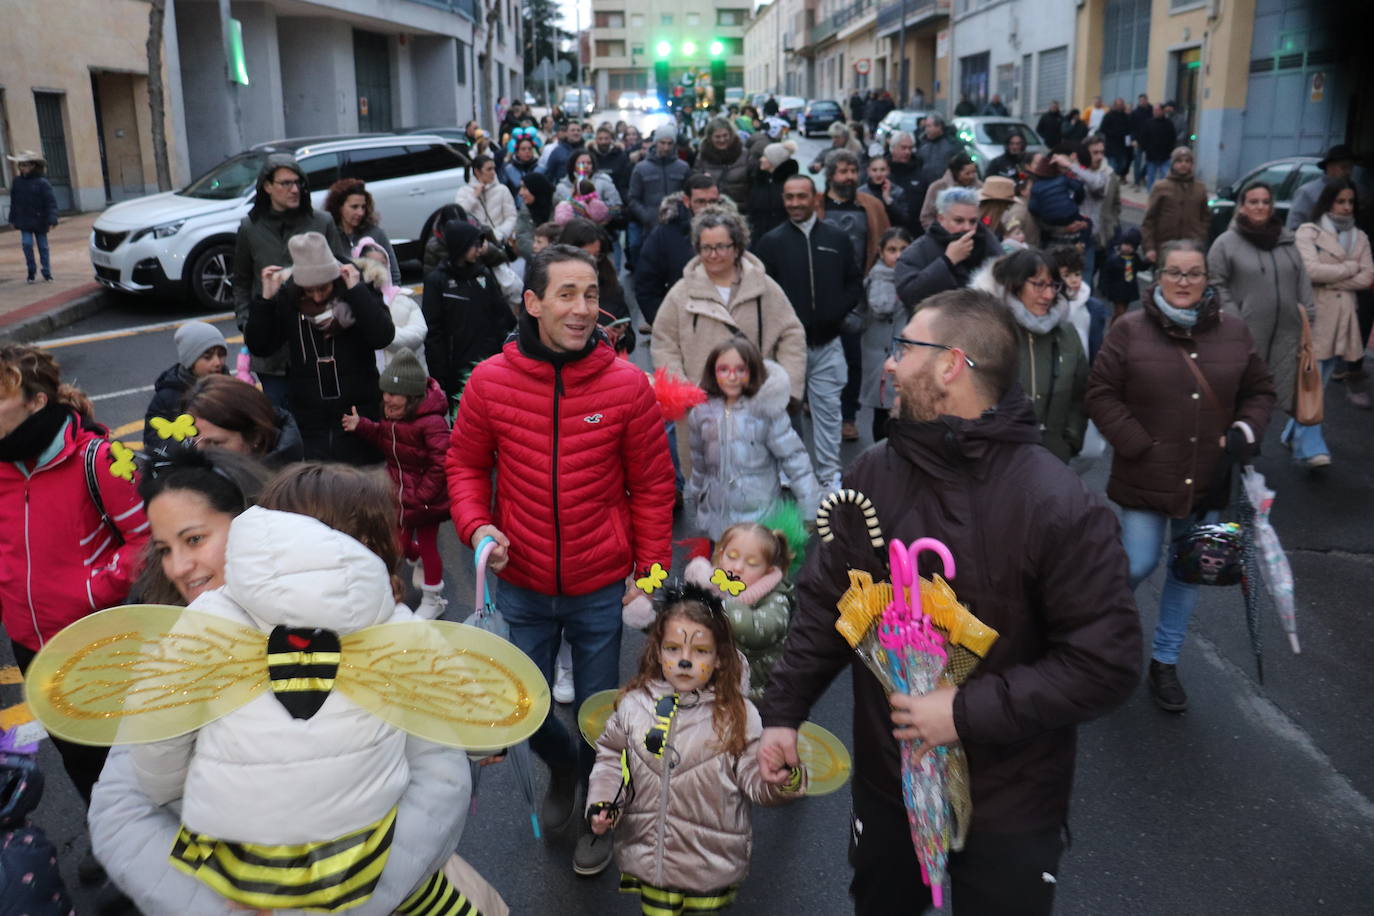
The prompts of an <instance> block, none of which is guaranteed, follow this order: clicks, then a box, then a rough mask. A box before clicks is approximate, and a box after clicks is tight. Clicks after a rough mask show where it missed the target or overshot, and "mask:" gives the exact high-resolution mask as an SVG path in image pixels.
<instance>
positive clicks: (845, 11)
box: [809, 0, 877, 45]
mask: <svg viewBox="0 0 1374 916" xmlns="http://www.w3.org/2000/svg"><path fill="white" fill-rule="evenodd" d="M875 3H877V0H854V2H853V3H850V4H849V5H848V6H843V7H841V8H840V9H838V10H836V11H835V12H833V13H831V14H830V15H829V16H826V17H825V18H824V19H822V20H821V21H820V22H818V23H816V24H815V25H813V26H812V27H811V31H810V35H809V38H810V42H809V43H810V44H813V45H818V44H820V43H821V42H823V41H825V40H826V39H828V38H830V37H831V36H833V35H834V34H835V33H837V32H839V30H840V29H842V28H844V27H845V26H846V25H848V24H849V23H850V22H852V21H854V20H855V19H858V18H859V17H860V16H862V15H864V14H865V13H867V12H869V11H870V10H872V9H873V6H874V4H875Z"/></svg>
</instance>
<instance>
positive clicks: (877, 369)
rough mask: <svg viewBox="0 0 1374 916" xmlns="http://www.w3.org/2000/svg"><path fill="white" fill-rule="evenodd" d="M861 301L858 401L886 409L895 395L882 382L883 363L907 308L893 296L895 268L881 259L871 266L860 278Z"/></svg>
mask: <svg viewBox="0 0 1374 916" xmlns="http://www.w3.org/2000/svg"><path fill="white" fill-rule="evenodd" d="M864 293H865V295H864V301H863V305H862V307H861V309H860V314H861V315H862V316H863V320H864V330H863V337H862V339H861V340H860V341H859V347H860V353H861V354H862V357H863V367H864V377H863V382H862V384H861V385H860V387H859V404H860V405H862V406H864V407H879V408H882V409H883V410H889V409H891V407H892V396H893V394H895V392H894V391H893V388H892V382H891V380H890V379H889V380H887V381H886V384H884V379H885V376H886V373H885V372H884V370H883V364H884V363H886V362H887V358H888V357H889V356H891V355H892V338H893V337H895V336H896V335H898V334H900V333H901V330H902V328H904V327H906V323H907V310H906V308H905V307H904V306H903V305H902V303H901V300H900V299H898V298H897V283H896V271H895V270H894V268H891V267H888V266H887V265H886V264H884V263H883V262H882V261H879V262H878V263H877V264H874V265H873V269H872V270H870V271H869V272H868V277H867V278H865V280H864Z"/></svg>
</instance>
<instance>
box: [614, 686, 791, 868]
mask: <svg viewBox="0 0 1374 916" xmlns="http://www.w3.org/2000/svg"><path fill="white" fill-rule="evenodd" d="M672 691H673V688H671V687H669V686H668V684H667V683H666V682H664V681H654V682H652V683H650V684H649V685H648V686H647V687H646V688H644V689H641V690H635V691H632V692H631V693H628V694H626V695H625V696H624V697H622V698H621V700H620V703H619V705H618V706H617V707H616V710H615V712H614V713H612V714H611V718H610V721H608V722H607V723H606V730H605V731H604V732H602V734H601V738H600V739H599V740H598V741H597V743H596V766H595V767H593V769H592V775H591V780H590V782H589V783H588V785H587V801H588V807H589V808H590V806H591V805H592V804H595V803H596V802H603V801H604V802H608V801H611V800H613V799H614V798H615V797H616V792H617V791H618V790H619V789H620V783H621V775H620V752H621V751H622V750H623V751H627V752H628V760H629V768H630V779H631V780H632V783H633V785H634V801H633V802H632V803H631V804H630V805H629V807H628V808H627V809H626V810H625V811H623V812H622V814H621V817H620V822H619V823H618V824H617V826H616V829H615V838H616V846H615V858H616V864H617V865H619V866H620V870H621V871H622V872H624V873H626V874H628V875H633V876H634V877H636V878H638V879H639V880H640V881H643V882H645V883H646V884H651V885H653V886H654V887H658V888H665V889H673V890H680V891H687V892H696V893H705V892H707V891H713V890H718V889H720V888H725V887H729V886H730V885H732V884H738V883H739V882H740V881H742V880H744V876H745V875H746V874H748V873H749V852H750V848H751V847H752V846H753V831H752V827H751V821H750V810H749V809H750V805H751V804H756V805H777V804H782V803H784V802H787V801H791V800H793V799H796V798H800V797H801V793H800V792H797V793H788V792H785V791H783V789H782V788H781V787H780V786H774V785H769V784H768V783H765V782H764V781H763V774H762V773H760V772H759V766H758V750H759V738H760V737H762V735H763V724H762V722H761V721H760V719H759V711H758V710H757V709H755V708H754V704H753V703H750V702H749V701H748V700H745V704H746V705H745V712H746V724H745V733H746V736H747V740H748V743H747V744H746V745H745V748H744V753H743V754H741V755H740V756H739V757H731V756H730V755H728V754H725V753H722V752H721V751H720V749H719V747H718V745H717V738H716V730H715V724H714V723H713V722H712V714H713V712H714V710H715V691H714V690H709V689H708V690H704V691H701V692H700V693H699V694H695V695H691V694H689V695H687V696H686V697H684V698H683V701H684V703H691V704H692V705H690V706H687V705H683V706H680V707H679V708H678V710H677V712H676V714H674V716H673V720H672V724H671V725H670V726H669V730H668V748H667V749H666V750H665V751H664V754H663V756H662V757H658V756H655V755H654V754H652V753H650V752H649V750H648V748H646V747H645V741H644V736H645V734H646V733H647V732H648V731H649V729H650V728H652V727H653V726H654V724H655V717H654V703H655V701H656V700H657V698H659V697H661V696H664V695H666V694H670V693H672ZM668 762H671V764H672V765H670V766H665V765H664V764H665V763H668ZM803 785H804V783H803Z"/></svg>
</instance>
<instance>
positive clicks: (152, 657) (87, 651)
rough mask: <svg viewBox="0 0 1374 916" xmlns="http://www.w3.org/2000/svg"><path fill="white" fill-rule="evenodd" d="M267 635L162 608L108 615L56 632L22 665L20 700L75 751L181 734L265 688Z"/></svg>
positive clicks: (181, 610) (136, 607)
mask: <svg viewBox="0 0 1374 916" xmlns="http://www.w3.org/2000/svg"><path fill="white" fill-rule="evenodd" d="M267 685H268V677H267V652H266V635H265V634H264V633H263V632H262V631H260V630H258V629H255V628H253V627H250V626H245V625H243V624H239V623H235V622H233V621H231V620H226V619H225V618H223V617H219V616H217V615H214V614H206V613H204V612H201V611H193V610H190V609H188V608H181V607H172V606H170V605H160V604H135V605H127V606H124V607H116V608H110V609H109V610H105V611H100V612H99V613H96V614H91V615H90V616H89V617H83V618H81V619H80V620H78V621H77V622H76V623H73V624H72V625H71V626H69V627H67V628H66V629H64V630H63V631H62V632H60V633H58V634H57V635H56V636H54V637H53V638H52V639H50V640H48V642H47V644H46V645H44V646H43V648H42V649H41V650H40V651H39V653H38V655H37V656H36V657H35V658H34V660H33V663H32V664H30V665H29V671H28V676H27V677H26V678H25V693H26V694H27V698H28V702H29V705H30V707H31V708H32V709H33V713H34V716H35V717H36V718H37V719H38V721H39V722H41V723H42V724H43V727H44V728H46V729H47V730H48V732H49V733H51V734H53V735H56V736H58V737H59V738H65V739H67V740H68V741H74V742H77V743H78V744H94V745H109V744H142V743H145V742H149V741H162V740H165V739H167V738H174V737H176V736H177V735H184V734H186V733H187V732H190V731H194V730H196V729H197V728H200V727H201V726H203V725H205V724H207V723H209V722H213V721H214V720H215V719H218V718H219V717H220V716H223V715H225V714H227V713H230V712H233V711H234V710H235V709H238V708H239V707H240V706H242V705H243V704H244V703H247V702H248V701H249V700H251V699H253V697H255V696H257V695H258V694H259V693H261V692H262V691H263V690H265V689H266V688H267Z"/></svg>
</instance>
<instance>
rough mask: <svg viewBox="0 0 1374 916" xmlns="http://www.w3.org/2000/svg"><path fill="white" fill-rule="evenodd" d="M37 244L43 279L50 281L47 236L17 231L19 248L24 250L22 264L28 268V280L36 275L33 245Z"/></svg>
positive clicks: (50, 268)
mask: <svg viewBox="0 0 1374 916" xmlns="http://www.w3.org/2000/svg"><path fill="white" fill-rule="evenodd" d="M35 241H37V242H38V257H39V258H40V259H42V262H43V278H44V279H47V280H51V279H52V261H51V260H49V258H48V234H47V233H46V232H29V231H28V230H27V229H20V230H19V247H21V248H23V249H24V263H25V264H26V265H28V268H29V279H30V280H32V279H33V275H34V274H35V273H37V265H35V264H34V262H33V243H34V242H35Z"/></svg>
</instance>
